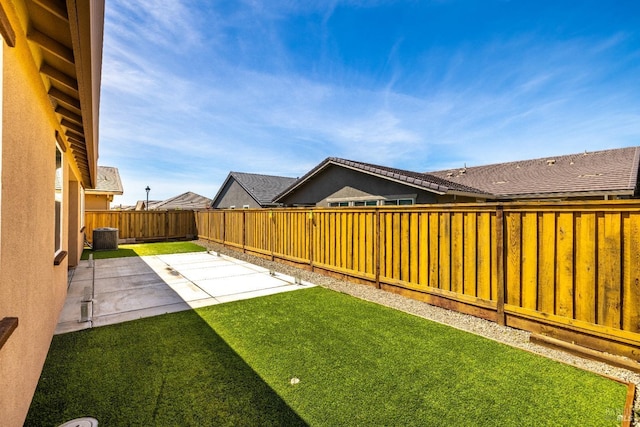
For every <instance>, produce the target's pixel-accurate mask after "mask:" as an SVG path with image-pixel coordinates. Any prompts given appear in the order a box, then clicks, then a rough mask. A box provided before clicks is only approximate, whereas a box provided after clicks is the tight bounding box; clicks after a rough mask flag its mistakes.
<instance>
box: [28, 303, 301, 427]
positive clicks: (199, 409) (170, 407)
mask: <svg viewBox="0 0 640 427" xmlns="http://www.w3.org/2000/svg"><path fill="white" fill-rule="evenodd" d="M83 416H92V417H94V418H96V419H97V420H98V421H99V423H100V425H101V426H124V425H127V426H134V425H145V426H146V425H163V426H170V425H181V426H184V425H202V426H210V425H220V426H222V425H229V426H238V425H247V426H248V425H287V426H296V425H306V423H305V422H304V421H303V420H302V419H301V418H300V417H299V416H298V415H297V414H296V413H295V412H294V411H293V410H292V409H291V408H289V406H287V404H286V403H285V402H284V401H283V400H282V399H281V398H280V397H279V396H278V394H277V393H276V392H274V391H273V390H272V389H271V388H270V387H269V385H267V384H266V383H265V382H264V381H263V380H262V379H261V378H260V377H259V376H258V375H257V374H256V373H255V372H254V371H253V370H252V369H251V367H249V366H248V365H247V364H246V363H245V361H244V360H243V359H242V358H241V357H240V356H238V354H237V353H236V352H235V351H234V350H233V349H232V348H230V347H229V346H228V345H227V344H226V342H225V341H224V340H223V339H222V338H221V337H220V336H219V335H218V334H217V333H216V332H215V331H214V330H212V329H211V327H210V326H209V325H208V324H206V323H205V322H204V321H203V320H202V319H201V318H200V316H199V315H198V314H196V313H195V312H194V311H185V312H180V313H175V314H172V315H167V316H159V317H153V318H148V319H141V320H138V321H135V322H128V323H122V324H118V325H113V326H108V327H103V328H98V329H90V330H86V331H82V332H76V333H70V334H64V335H57V336H55V337H54V338H53V342H52V345H51V349H50V351H49V355H48V357H47V361H46V363H45V366H44V370H43V372H42V375H41V378H40V382H39V384H38V388H37V390H36V393H35V395H34V398H33V402H32V404H31V408H30V410H29V414H28V416H27V420H26V423H25V425H26V426H51V425H59V424H62V423H63V422H66V421H69V420H71V419H74V418H78V417H83Z"/></svg>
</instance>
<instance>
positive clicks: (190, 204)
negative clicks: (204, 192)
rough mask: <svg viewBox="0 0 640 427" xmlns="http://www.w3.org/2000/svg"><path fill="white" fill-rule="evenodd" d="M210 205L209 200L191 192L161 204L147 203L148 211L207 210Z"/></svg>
mask: <svg viewBox="0 0 640 427" xmlns="http://www.w3.org/2000/svg"><path fill="white" fill-rule="evenodd" d="M209 205H211V199H209V198H208V197H204V196H201V195H199V194H196V193H192V192H191V191H187V192H186V193H182V194H179V195H177V196H175V197H171V198H170V199H167V200H163V201H161V202H154V203H151V202H149V210H176V209H177V210H184V211H193V210H198V209H207V208H208V207H209Z"/></svg>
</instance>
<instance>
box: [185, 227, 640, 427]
mask: <svg viewBox="0 0 640 427" xmlns="http://www.w3.org/2000/svg"><path fill="white" fill-rule="evenodd" d="M197 243H198V244H199V245H201V246H204V247H206V248H207V249H209V250H211V251H215V252H218V253H221V254H223V255H228V256H230V257H232V258H236V259H239V260H242V261H246V262H250V263H252V264H255V265H259V266H261V267H264V268H268V269H269V270H273V271H275V272H278V273H281V274H285V275H288V276H293V277H299V278H300V279H301V280H304V281H307V282H310V283H313V284H315V285H318V286H322V287H325V288H328V289H333V290H334V291H338V292H343V293H345V294H349V295H352V296H354V297H357V298H360V299H363V300H366V301H371V302H375V303H377V304H382V305H386V306H387V307H392V308H395V309H397V310H401V311H404V312H406V313H410V314H413V315H415V316H419V317H423V318H425V319H429V320H432V321H435V322H438V323H442V324H445V325H448V326H451V327H454V328H457V329H461V330H463V331H467V332H471V333H473V334H476V335H480V336H483V337H485V338H489V339H491V340H494V341H498V342H501V343H504V344H507V345H510V346H512V347H517V348H520V349H523V350H526V351H530V352H532V353H535V354H539V355H541V356H544V357H548V358H550V359H554V360H557V361H560V362H563V363H567V364H569V365H573V366H576V367H578V368H582V369H586V370H588V371H592V372H595V373H598V374H603V375H607V376H610V377H614V378H618V379H621V380H624V381H628V382H632V383H634V384H635V385H636V396H635V401H634V412H635V413H636V414H640V374H636V373H634V372H632V371H629V370H626V369H622V368H617V367H615V366H611V365H608V364H606V363H603V362H598V361H594V360H590V359H585V358H582V357H579V356H575V355H572V354H569V353H566V352H564V351H560V350H555V349H551V348H548V347H544V346H542V345H538V344H533V343H531V342H529V335H530V333H529V332H526V331H522V330H519V329H514V328H510V327H507V326H500V325H498V324H497V323H494V322H490V321H488V320H484V319H480V318H479V317H473V316H470V315H467V314H462V313H458V312H455V311H451V310H446V309H444V308H441V307H437V306H433V305H429V304H427V303H425V302H422V301H418V300H415V299H411V298H407V297H404V296H402V295H397V294H394V293H391V292H386V291H383V290H380V289H377V288H375V287H373V286H366V285H361V284H355V283H350V282H348V281H345V280H339V279H335V278H332V277H329V276H326V275H323V274H320V273H314V272H311V271H308V270H303V269H300V268H296V267H292V266H289V265H286V264H282V263H279V262H275V261H270V260H267V259H264V258H260V257H257V256H253V255H249V254H245V253H242V252H240V251H237V250H234V249H231V248H227V247H224V246H223V245H221V244H218V243H214V242H209V241H208V240H204V239H200V240H199V241H198V242H197ZM632 425H633V426H635V427H640V416H635V417H634V419H633V422H632Z"/></svg>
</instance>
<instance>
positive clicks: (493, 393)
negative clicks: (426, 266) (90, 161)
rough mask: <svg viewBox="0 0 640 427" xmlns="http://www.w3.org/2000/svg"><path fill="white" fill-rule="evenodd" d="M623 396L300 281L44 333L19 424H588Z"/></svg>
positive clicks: (534, 359) (622, 391)
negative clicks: (259, 293)
mask: <svg viewBox="0 0 640 427" xmlns="http://www.w3.org/2000/svg"><path fill="white" fill-rule="evenodd" d="M292 378H298V379H299V383H297V384H292V383H291V379H292ZM625 395H626V387H625V386H623V385H621V384H619V383H617V382H614V381H611V380H608V379H605V378H603V377H600V376H598V375H595V374H592V373H588V372H585V371H581V370H579V369H577V368H573V367H570V366H567V365H563V364H560V363H557V362H554V361H551V360H548V359H545V358H543V357H540V356H536V355H533V354H530V353H527V352H524V351H521V350H517V349H513V348H511V347H508V346H505V345H502V344H499V343H496V342H493V341H490V340H487V339H483V338H480V337H477V336H474V335H471V334H468V333H465V332H461V331H458V330H456V329H452V328H449V327H446V326H442V325H440V324H437V323H433V322H430V321H427V320H424V319H421V318H418V317H415V316H411V315H408V314H405V313H402V312H399V311H396V310H393V309H390V308H386V307H383V306H379V305H376V304H373V303H369V302H365V301H361V300H358V299H356V298H353V297H350V296H347V295H344V294H340V293H336V292H333V291H330V290H327V289H323V288H312V289H307V290H298V291H295V292H285V293H281V294H276V295H272V296H268V297H262V298H256V299H251V300H245V301H238V302H233V303H227V304H221V305H216V306H211V307H206V308H202V309H199V310H197V311H187V312H181V313H175V314H168V315H164V316H158V317H155V318H149V319H142V320H138V321H133V322H128V323H123V324H119V325H114V326H107V327H102V328H97V329H92V330H88V331H82V332H75V333H70V334H65V335H58V336H55V337H54V340H53V343H52V347H51V350H50V353H49V356H48V358H47V361H46V364H45V368H44V371H43V374H42V378H41V380H40V383H39V385H38V389H37V391H36V394H35V396H34V399H33V403H32V406H31V409H30V412H29V415H28V419H27V423H26V425H34V426H35V425H57V424H59V423H62V422H64V421H68V420H70V419H73V418H76V417H79V416H93V417H95V418H97V419H98V421H99V422H100V425H101V426H119V425H163V426H165V425H167V426H170V425H204V426H207V425H247V426H254V425H304V424H308V425H313V426H325V425H330V426H337V425H361V426H371V425H416V426H432V425H434V426H435V425H445V426H448V425H456V426H460V425H473V426H482V425H487V426H495V425H501V426H512V425H513V426H516V425H517V426H534V425H535V426H541V425H553V426H562V425H566V426H577V425H589V426H598V425H616V422H617V421H616V415H617V414H621V413H622V411H623V405H624V401H625Z"/></svg>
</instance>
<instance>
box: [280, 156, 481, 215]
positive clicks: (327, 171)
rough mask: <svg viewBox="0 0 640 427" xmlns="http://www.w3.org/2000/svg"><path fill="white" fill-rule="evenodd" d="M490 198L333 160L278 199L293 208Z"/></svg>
mask: <svg viewBox="0 0 640 427" xmlns="http://www.w3.org/2000/svg"><path fill="white" fill-rule="evenodd" d="M487 196H488V195H486V194H483V193H482V192H480V191H478V190H476V189H474V188H470V187H467V186H464V185H460V184H456V183H451V182H447V181H446V180H444V179H441V178H438V177H434V176H430V175H428V174H421V173H417V172H411V171H405V170H400V169H394V168H388V167H385V166H378V165H372V164H368V163H361V162H354V161H351V160H345V159H339V158H333V157H330V158H328V159H326V160H324V161H323V162H322V163H320V164H319V165H318V166H316V167H315V168H314V169H312V170H311V171H310V172H308V173H307V174H306V175H305V176H303V177H302V178H300V179H299V180H298V181H296V182H295V183H294V185H292V186H291V187H289V188H288V189H287V190H285V191H284V192H283V193H281V194H280V195H279V196H277V197H276V199H274V200H275V201H277V202H282V203H284V204H285V205H289V206H310V205H315V206H330V205H335V204H336V203H338V204H339V203H340V202H344V201H349V202H350V203H351V204H361V203H360V202H362V201H373V200H376V201H378V202H379V203H378V204H385V201H387V202H389V201H392V200H400V199H412V203H418V204H423V203H442V202H452V201H454V200H458V201H476V200H477V199H482V198H485V197H487Z"/></svg>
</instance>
